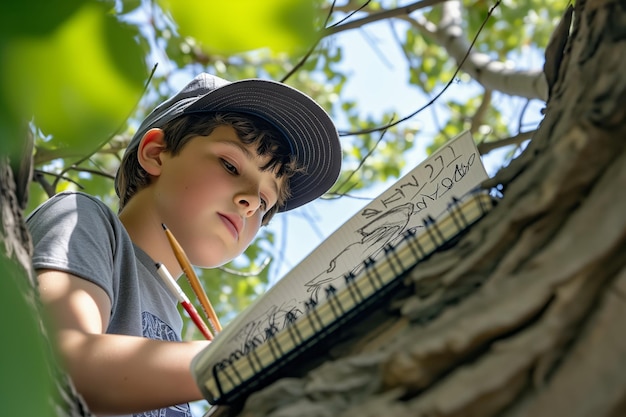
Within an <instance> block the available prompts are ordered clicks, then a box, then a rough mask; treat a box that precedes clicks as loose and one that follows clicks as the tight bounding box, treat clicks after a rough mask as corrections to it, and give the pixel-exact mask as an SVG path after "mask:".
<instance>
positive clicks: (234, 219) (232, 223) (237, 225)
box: [218, 213, 243, 240]
mask: <svg viewBox="0 0 626 417" xmlns="http://www.w3.org/2000/svg"><path fill="white" fill-rule="evenodd" d="M218 215H219V216H220V219H222V222H224V225H225V226H226V228H227V229H228V230H229V231H230V232H231V234H232V235H233V237H234V238H235V240H238V239H239V233H240V232H241V228H242V227H243V221H242V220H241V218H240V217H239V216H234V215H232V214H222V213H218Z"/></svg>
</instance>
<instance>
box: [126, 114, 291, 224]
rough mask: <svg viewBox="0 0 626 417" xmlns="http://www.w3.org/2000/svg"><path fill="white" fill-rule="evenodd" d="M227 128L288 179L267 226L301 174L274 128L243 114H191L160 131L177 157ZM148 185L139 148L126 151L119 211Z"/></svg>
mask: <svg viewBox="0 0 626 417" xmlns="http://www.w3.org/2000/svg"><path fill="white" fill-rule="evenodd" d="M224 125H226V126H231V127H232V128H233V129H235V132H236V133H237V136H238V137H239V139H240V140H241V142H242V143H244V144H246V145H254V146H256V149H257V154H258V155H259V156H269V157H270V159H269V161H268V163H267V164H266V165H265V166H263V167H261V169H263V170H273V171H275V172H276V175H277V177H279V178H283V177H284V179H285V181H283V186H282V187H281V189H280V194H279V196H278V200H277V202H276V204H275V205H274V206H273V207H272V208H271V209H270V210H269V211H268V212H267V213H266V214H265V215H264V216H263V224H264V225H266V224H267V223H269V221H270V219H271V218H272V216H273V215H274V214H275V213H276V212H277V211H278V210H279V209H280V208H281V206H282V205H283V204H284V203H285V201H286V200H287V198H288V197H289V179H290V178H291V177H292V176H293V175H294V174H295V173H296V172H298V167H297V163H296V160H295V157H294V156H293V155H292V154H291V150H290V148H289V145H288V143H287V142H286V141H285V139H284V138H282V137H281V134H280V133H279V132H278V131H277V130H276V129H275V128H274V127H273V126H272V125H270V124H269V123H267V122H265V121H264V120H262V119H260V118H258V117H255V116H252V115H248V114H242V113H234V112H223V113H218V112H216V113H191V114H188V115H184V116H181V117H178V118H176V119H174V120H171V121H169V122H167V123H166V124H165V125H163V127H162V128H161V129H163V132H164V135H165V144H166V145H165V146H166V149H165V150H166V151H169V152H171V154H172V155H173V156H176V155H178V154H179V153H180V152H181V150H182V149H183V147H184V146H185V145H186V144H187V142H188V141H189V140H190V139H191V138H193V137H194V136H208V135H210V134H211V132H213V130H214V129H215V128H216V127H218V126H224ZM148 184H150V175H149V174H148V173H147V172H146V171H145V170H144V169H143V167H142V166H141V165H140V164H139V161H138V160H137V148H134V149H132V150H130V151H129V152H126V153H125V154H124V157H123V159H122V163H121V165H120V168H119V172H118V178H117V187H118V190H119V196H120V200H119V210H120V211H121V210H122V209H123V208H124V206H125V205H126V203H127V202H128V201H129V200H130V199H131V197H132V196H133V195H135V193H137V192H138V191H139V190H141V189H142V188H144V187H146V186H147V185H148Z"/></svg>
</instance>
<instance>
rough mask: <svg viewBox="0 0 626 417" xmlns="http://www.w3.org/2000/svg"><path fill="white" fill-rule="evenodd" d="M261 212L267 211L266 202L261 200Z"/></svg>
mask: <svg viewBox="0 0 626 417" xmlns="http://www.w3.org/2000/svg"><path fill="white" fill-rule="evenodd" d="M261 210H263V211H267V201H265V200H264V199H261Z"/></svg>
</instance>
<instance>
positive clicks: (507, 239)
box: [212, 0, 626, 417]
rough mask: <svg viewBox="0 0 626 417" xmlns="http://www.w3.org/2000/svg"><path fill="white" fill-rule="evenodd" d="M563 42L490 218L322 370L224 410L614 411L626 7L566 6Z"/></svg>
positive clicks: (625, 244)
mask: <svg viewBox="0 0 626 417" xmlns="http://www.w3.org/2000/svg"><path fill="white" fill-rule="evenodd" d="M557 43H558V42H557ZM564 46H565V48H564V55H563V57H562V60H561V59H558V60H557V61H558V62H560V65H557V66H556V70H557V72H556V74H557V76H556V78H555V81H554V83H553V85H551V89H550V90H551V94H550V99H549V102H548V104H547V107H546V110H545V118H544V120H543V122H542V123H541V126H540V129H539V130H538V132H537V134H536V136H535V137H534V138H533V139H532V142H531V143H530V145H529V146H528V147H527V149H526V150H525V151H524V152H523V154H522V155H521V156H520V157H519V158H517V159H516V160H514V161H513V162H512V163H511V164H510V166H508V167H507V168H505V169H503V170H502V171H501V172H499V173H498V174H497V176H496V177H495V178H493V179H491V180H489V181H488V183H487V184H485V186H486V187H492V186H497V187H499V188H500V189H501V191H502V193H503V198H502V199H501V201H500V202H499V204H498V205H497V206H496V207H495V209H494V210H493V211H492V212H490V213H489V214H488V215H487V216H486V217H485V218H483V219H482V220H481V221H480V222H479V223H477V224H476V225H474V226H473V227H472V228H471V230H470V231H469V233H467V234H465V235H464V236H463V237H462V239H460V240H459V241H458V243H457V244H456V245H455V246H453V247H452V248H449V249H447V250H445V251H441V252H438V253H437V254H436V255H435V256H432V257H431V258H429V259H428V260H426V261H424V262H422V263H420V264H419V265H418V267H416V268H415V269H414V270H413V271H412V272H410V273H409V274H408V276H407V277H406V283H407V288H408V289H409V290H408V291H409V294H408V295H407V294H404V296H403V297H397V298H396V299H395V300H393V301H392V302H391V303H389V305H388V309H387V311H386V312H385V314H380V313H379V314H378V316H377V317H376V318H374V317H369V318H367V320H365V321H364V325H363V326H360V327H361V329H360V330H355V331H354V332H353V333H354V334H353V335H352V336H351V337H350V338H349V339H348V340H347V341H346V342H343V343H342V344H341V345H340V346H337V347H336V348H335V349H333V351H331V352H330V353H329V355H330V356H331V357H330V358H329V359H328V360H327V361H326V362H325V363H323V364H322V365H321V366H318V367H316V368H315V369H313V370H312V371H309V372H308V373H306V374H305V375H304V376H302V377H299V378H283V379H280V380H278V381H277V382H275V383H274V384H272V385H270V386H269V387H267V388H265V389H263V390H261V391H259V392H257V393H255V394H253V395H252V396H250V398H249V399H248V400H247V402H246V403H245V405H244V406H243V409H241V410H238V411H234V409H231V410H230V411H229V413H230V414H238V415H241V416H246V417H251V416H297V417H306V416H333V417H335V416H341V417H348V416H359V417H363V416H381V415H385V416H412V417H417V416H424V417H426V416H428V417H431V416H432V417H434V416H437V417H443V416H445V417H453V416H454V417H457V416H481V417H488V416H496V415H497V416H503V417H525V416H529V417H530V416H532V417H540V416H546V417H548V416H549V417H554V416H568V417H578V416H581V417H582V416H592V417H618V416H625V415H626V331H624V328H625V326H626V324H625V323H626V192H625V187H626V152H625V146H624V144H625V143H626V141H625V139H626V59H624V57H625V56H626V4H625V2H624V1H623V0H621V1H618V0H596V1H592V0H589V1H578V2H577V3H576V8H575V12H574V24H573V27H572V30H571V33H569V38H568V39H567V43H565V44H564ZM551 69H552V70H554V69H555V68H554V66H553V67H552V68H551ZM375 324H376V325H375ZM220 411H225V409H224V408H221V409H220V407H217V408H214V409H213V411H212V413H215V414H219V413H220Z"/></svg>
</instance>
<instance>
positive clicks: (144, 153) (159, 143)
mask: <svg viewBox="0 0 626 417" xmlns="http://www.w3.org/2000/svg"><path fill="white" fill-rule="evenodd" d="M165 149H166V146H165V133H163V130H161V129H156V128H154V129H150V130H148V131H147V132H146V133H145V134H144V135H143V137H142V138H141V141H140V142H139V147H138V148H137V159H138V161H139V164H140V165H141V167H142V168H143V169H145V170H146V172H147V173H148V174H150V175H153V176H159V175H160V174H161V153H162V152H163V151H165Z"/></svg>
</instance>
